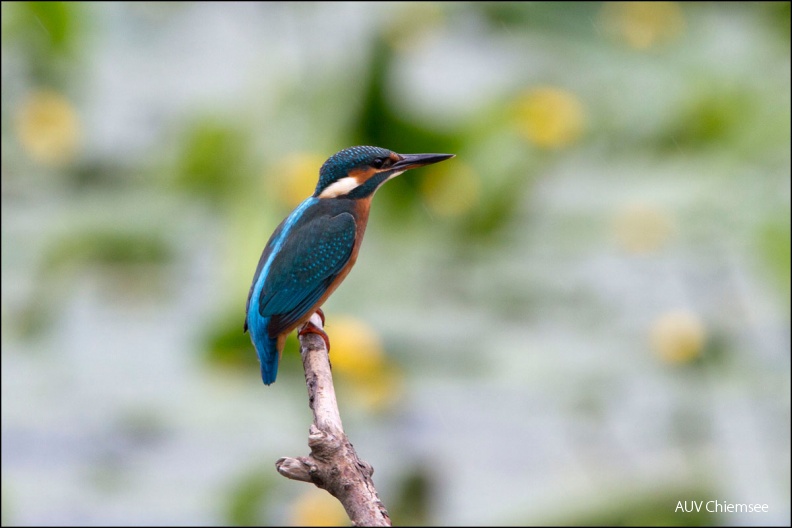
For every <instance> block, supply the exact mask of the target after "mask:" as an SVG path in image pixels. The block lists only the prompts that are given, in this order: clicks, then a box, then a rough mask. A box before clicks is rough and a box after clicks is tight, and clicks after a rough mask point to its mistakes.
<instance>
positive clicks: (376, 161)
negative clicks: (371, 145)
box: [371, 158, 385, 169]
mask: <svg viewBox="0 0 792 528" xmlns="http://www.w3.org/2000/svg"><path fill="white" fill-rule="evenodd" d="M371 166H372V167H374V168H375V169H381V168H382V167H384V166H385V158H375V159H374V161H372V162H371Z"/></svg>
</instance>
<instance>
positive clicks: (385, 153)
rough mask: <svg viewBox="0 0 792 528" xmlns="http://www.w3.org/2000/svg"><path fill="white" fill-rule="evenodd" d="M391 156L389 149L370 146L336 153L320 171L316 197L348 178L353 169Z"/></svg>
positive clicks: (351, 148)
mask: <svg viewBox="0 0 792 528" xmlns="http://www.w3.org/2000/svg"><path fill="white" fill-rule="evenodd" d="M391 154H392V152H391V151H390V150H388V149H384V148H380V147H368V146H360V147H349V148H346V149H344V150H342V151H340V152H336V153H335V154H333V155H332V156H330V157H329V158H328V159H327V161H325V162H324V164H323V165H322V168H321V169H319V183H318V184H316V190H315V191H314V196H318V195H319V194H320V193H321V192H322V191H323V190H324V189H326V188H327V186H328V185H330V184H331V183H333V182H336V181H338V180H340V179H341V178H344V177H346V176H347V175H348V174H349V171H351V170H352V169H354V168H357V167H363V166H365V165H369V164H371V163H372V162H373V161H374V160H375V159H377V158H387V157H389V156H390V155H391Z"/></svg>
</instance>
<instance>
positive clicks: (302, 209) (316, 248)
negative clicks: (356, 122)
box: [244, 146, 454, 385]
mask: <svg viewBox="0 0 792 528" xmlns="http://www.w3.org/2000/svg"><path fill="white" fill-rule="evenodd" d="M453 157H454V154H397V153H396V152H393V151H390V150H388V149H384V148H380V147H369V146H358V147H350V148H347V149H344V150H342V151H340V152H337V153H335V154H333V155H332V156H330V158H328V160H327V161H325V162H324V164H323V165H322V167H321V168H320V169H319V182H318V183H317V184H316V189H315V190H314V193H313V195H311V196H310V197H308V198H306V199H305V200H304V201H303V202H302V203H300V205H298V206H297V207H296V208H295V209H294V211H292V212H291V213H290V214H289V216H287V217H286V218H285V219H284V220H283V221H282V222H281V223H280V225H279V226H278V227H277V228H276V229H275V232H273V233H272V236H270V239H269V241H268V242H267V245H266V246H264V251H263V252H262V253H261V258H260V259H259V262H258V266H257V267H256V273H255V274H254V275H253V283H252V284H251V285H250V292H249V293H248V298H247V306H246V308H245V326H244V331H245V332H247V331H248V330H250V339H251V341H253V346H254V347H255V348H256V353H257V354H258V358H259V363H260V364H261V379H262V380H263V381H264V383H265V384H266V385H270V384H271V383H273V382H274V381H275V377H276V376H277V375H278V363H279V361H280V358H281V355H282V353H283V345H284V343H285V342H286V336H288V335H289V334H290V333H291V332H292V330H294V329H295V328H298V327H301V326H302V325H304V324H306V323H308V320H309V319H310V317H311V315H313V314H314V312H318V313H319V315H320V316H321V318H322V321H323V322H324V314H323V313H322V311H321V309H320V307H321V306H322V304H323V303H324V302H325V301H326V300H327V298H328V297H330V294H332V293H333V292H334V291H335V289H336V288H338V286H339V284H341V282H342V281H343V280H344V278H345V277H346V276H347V274H348V273H349V271H350V270H351V269H352V266H353V265H354V264H355V261H356V260H357V256H358V252H359V251H360V244H361V242H362V241H363V234H364V233H365V232H366V224H367V223H368V218H369V210H370V208H371V198H372V197H373V196H374V193H375V192H376V191H377V189H379V188H380V186H382V184H383V183H385V182H386V181H388V180H390V179H392V178H395V177H396V176H398V175H400V174H402V173H403V172H405V171H407V170H410V169H415V168H417V167H423V166H425V165H430V164H432V163H437V162H439V161H443V160H447V159H449V158H453ZM307 332H313V333H318V334H319V335H321V336H322V338H323V339H324V340H325V343H326V344H327V349H328V350H330V342H329V340H328V338H327V334H325V333H324V331H322V330H321V329H319V328H318V327H316V326H315V325H313V324H312V323H308V324H307V325H306V327H305V328H303V329H302V330H301V332H300V333H301V335H302V334H303V333H307Z"/></svg>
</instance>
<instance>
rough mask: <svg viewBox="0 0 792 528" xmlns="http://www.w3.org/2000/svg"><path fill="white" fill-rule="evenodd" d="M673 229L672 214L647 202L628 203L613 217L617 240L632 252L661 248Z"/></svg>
mask: <svg viewBox="0 0 792 528" xmlns="http://www.w3.org/2000/svg"><path fill="white" fill-rule="evenodd" d="M672 231H673V219H672V218H671V216H670V215H669V214H668V213H667V212H665V211H663V210H662V209H659V208H656V207H653V206H651V205H647V204H641V203H633V204H628V205H627V206H625V207H624V208H623V209H622V210H620V211H618V212H617V213H616V215H615V217H614V219H613V232H614V235H615V237H616V241H617V243H618V244H619V245H620V246H621V247H622V248H623V249H625V250H626V251H628V252H630V253H649V252H652V251H656V250H658V249H660V248H661V247H662V246H663V245H664V244H665V243H666V242H667V241H668V239H669V237H670V236H671V232H672Z"/></svg>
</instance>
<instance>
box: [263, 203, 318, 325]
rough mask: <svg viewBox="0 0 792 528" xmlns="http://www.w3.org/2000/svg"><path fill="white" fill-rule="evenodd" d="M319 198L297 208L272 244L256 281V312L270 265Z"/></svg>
mask: <svg viewBox="0 0 792 528" xmlns="http://www.w3.org/2000/svg"><path fill="white" fill-rule="evenodd" d="M318 201H319V199H318V198H314V197H310V198H306V199H305V200H303V202H302V203H301V204H300V205H298V206H297V209H295V210H294V211H292V213H291V214H290V215H289V217H288V218H287V219H286V223H285V224H283V229H281V232H280V235H279V236H278V238H277V239H276V240H275V241H273V243H272V251H271V252H270V254H269V258H267V262H265V263H264V267H263V268H261V273H260V274H259V276H258V280H257V281H256V287H255V289H254V292H255V293H254V295H253V296H254V297H255V299H251V301H252V302H255V303H256V310H255V312H258V297H259V296H260V295H261V287H262V286H263V285H264V281H265V280H267V273H268V272H269V268H270V265H272V261H273V260H275V256H276V255H277V254H278V252H279V251H280V248H281V246H283V242H284V241H285V240H286V237H287V236H288V235H289V231H291V228H292V227H294V224H296V223H297V220H299V219H300V216H302V213H303V211H305V210H306V209H307V208H308V207H310V206H311V205H312V204H314V203H315V202H318Z"/></svg>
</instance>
